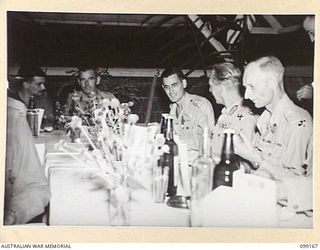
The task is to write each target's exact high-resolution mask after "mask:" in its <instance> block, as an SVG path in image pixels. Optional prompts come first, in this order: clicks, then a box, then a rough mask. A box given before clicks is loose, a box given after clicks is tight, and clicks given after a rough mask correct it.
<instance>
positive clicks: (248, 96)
mask: <svg viewBox="0 0 320 250" xmlns="http://www.w3.org/2000/svg"><path fill="white" fill-rule="evenodd" d="M250 96H251V95H250V93H249V90H248V89H246V90H245V92H244V98H245V99H250Z"/></svg>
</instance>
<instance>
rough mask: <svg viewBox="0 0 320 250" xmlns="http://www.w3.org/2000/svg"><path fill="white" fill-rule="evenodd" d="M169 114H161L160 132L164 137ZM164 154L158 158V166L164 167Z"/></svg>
mask: <svg viewBox="0 0 320 250" xmlns="http://www.w3.org/2000/svg"><path fill="white" fill-rule="evenodd" d="M168 115H169V114H161V121H160V134H162V135H163V137H164V138H165V137H166V129H167V128H166V127H167V119H166V118H167V117H168ZM163 164H164V155H163V154H162V155H160V158H159V160H158V166H159V167H164V165H163Z"/></svg>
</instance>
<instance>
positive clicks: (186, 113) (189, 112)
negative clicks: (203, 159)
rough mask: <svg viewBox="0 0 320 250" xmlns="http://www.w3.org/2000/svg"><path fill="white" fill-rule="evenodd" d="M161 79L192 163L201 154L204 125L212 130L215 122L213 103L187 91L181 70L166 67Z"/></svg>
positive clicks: (175, 123) (177, 128)
mask: <svg viewBox="0 0 320 250" xmlns="http://www.w3.org/2000/svg"><path fill="white" fill-rule="evenodd" d="M161 79H162V88H163V90H164V91H165V93H166V94H167V96H168V98H169V99H170V101H171V104H170V116H172V117H173V119H174V130H175V133H176V134H177V135H178V136H179V138H180V140H181V141H183V142H184V143H186V145H187V149H188V158H189V159H188V160H189V163H192V162H193V161H194V160H195V158H196V157H197V156H198V155H199V150H200V148H201V138H202V134H203V129H204V127H205V126H206V127H208V129H209V131H210V132H211V131H212V129H213V126H214V124H215V118H214V112H213V109H212V106H211V103H210V102H209V101H208V100H207V99H206V98H204V97H202V96H198V95H192V94H189V93H188V92H187V91H186V87H187V81H186V79H185V77H184V75H183V73H182V71H181V70H177V69H175V68H173V69H166V70H164V71H163V73H162V74H161Z"/></svg>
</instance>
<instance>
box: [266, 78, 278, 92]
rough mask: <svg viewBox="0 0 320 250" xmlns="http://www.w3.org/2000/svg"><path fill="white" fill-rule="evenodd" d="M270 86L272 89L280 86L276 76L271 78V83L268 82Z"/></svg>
mask: <svg viewBox="0 0 320 250" xmlns="http://www.w3.org/2000/svg"><path fill="white" fill-rule="evenodd" d="M268 85H269V86H270V88H271V89H273V90H274V89H276V88H277V87H278V85H279V83H278V78H277V77H276V76H272V77H270V79H269V81H268Z"/></svg>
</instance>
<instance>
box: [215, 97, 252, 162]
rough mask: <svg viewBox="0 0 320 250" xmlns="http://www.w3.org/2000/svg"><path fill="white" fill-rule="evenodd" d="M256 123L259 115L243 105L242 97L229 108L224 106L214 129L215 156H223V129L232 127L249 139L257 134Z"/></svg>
mask: <svg viewBox="0 0 320 250" xmlns="http://www.w3.org/2000/svg"><path fill="white" fill-rule="evenodd" d="M256 123H257V116H256V115H253V114H252V112H251V110H250V108H248V107H246V106H244V105H243V99H242V98H241V100H239V101H238V102H236V103H234V104H233V105H232V106H230V107H229V108H228V109H227V108H226V107H224V108H223V109H222V111H221V115H220V116H219V118H218V121H217V124H216V125H215V126H214V128H213V131H212V132H213V133H212V153H213V157H214V158H217V159H219V158H220V156H221V152H222V146H223V140H224V134H223V131H224V130H225V129H228V128H231V129H233V130H235V132H241V133H243V134H244V135H245V136H246V137H247V138H248V139H249V140H252V138H253V137H254V134H255V127H256Z"/></svg>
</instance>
